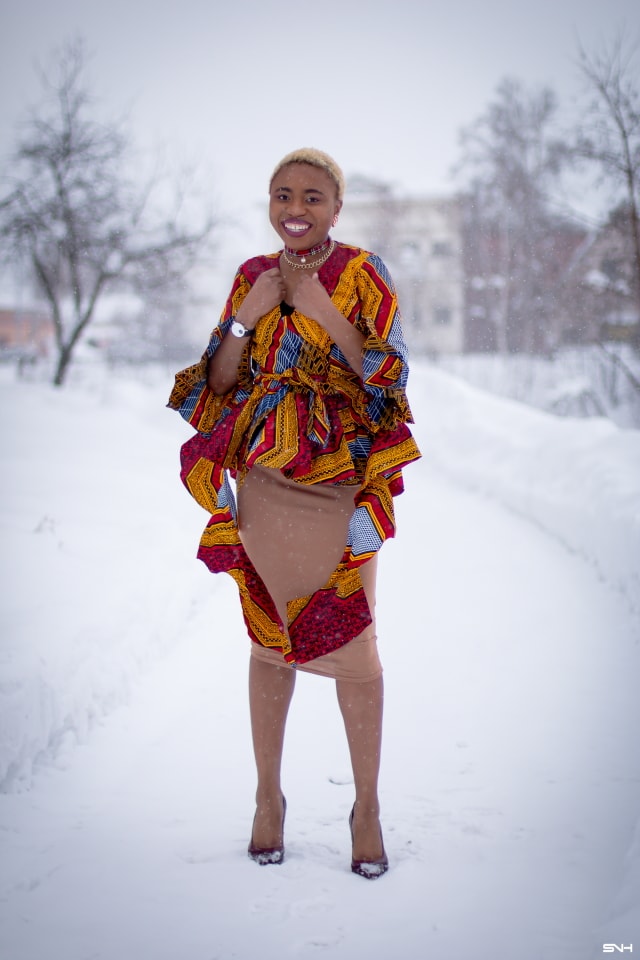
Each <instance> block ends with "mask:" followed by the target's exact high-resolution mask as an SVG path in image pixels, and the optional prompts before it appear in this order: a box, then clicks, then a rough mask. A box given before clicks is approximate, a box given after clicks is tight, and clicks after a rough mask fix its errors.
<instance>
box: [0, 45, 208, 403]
mask: <svg viewBox="0 0 640 960" xmlns="http://www.w3.org/2000/svg"><path fill="white" fill-rule="evenodd" d="M85 66H86V55H85V50H84V46H83V43H82V41H72V42H70V43H68V44H66V46H65V47H64V48H63V50H62V52H61V53H60V54H59V55H58V56H57V58H56V63H55V69H54V76H53V79H50V77H49V76H44V77H43V84H44V86H45V91H46V96H45V98H44V100H43V103H42V104H41V105H40V107H38V108H37V109H36V110H35V111H34V112H33V113H32V114H31V115H30V117H29V118H28V119H27V121H26V123H25V124H24V126H23V133H22V136H21V138H20V140H19V142H18V144H17V148H16V150H15V155H14V157H13V158H12V162H11V166H10V174H9V175H6V176H5V177H4V178H3V179H4V181H5V185H6V192H5V193H4V195H3V196H2V197H1V198H0V248H1V251H2V254H3V257H4V259H5V260H7V261H13V262H18V263H21V264H26V265H27V266H28V268H29V269H30V270H31V271H32V274H33V278H34V281H35V283H36V285H37V289H38V291H39V292H40V293H41V295H43V296H44V298H45V300H46V302H47V304H48V306H49V308H50V310H51V314H52V318H53V324H54V329H55V343H56V351H57V357H56V367H55V373H54V378H53V382H54V383H55V384H56V385H61V384H62V383H63V382H64V380H65V377H66V375H67V372H68V369H69V365H70V363H71V360H72V357H73V354H74V350H75V348H76V347H77V345H78V343H79V342H80V340H81V338H82V336H83V334H84V333H85V331H86V329H87V327H88V326H89V324H90V323H91V321H92V320H93V319H94V317H95V314H96V307H97V305H98V303H99V302H100V300H101V299H102V298H104V296H105V295H106V294H108V293H112V292H116V291H117V292H122V291H129V292H133V293H135V294H137V295H139V296H140V297H142V298H143V299H144V298H145V297H148V296H149V295H150V293H152V292H153V295H154V296H155V297H156V298H157V295H158V291H160V290H162V289H163V288H164V287H171V286H175V284H176V282H178V281H181V280H183V278H184V276H185V274H186V273H187V271H188V270H189V269H190V268H191V267H192V266H194V264H195V263H196V261H197V259H198V258H199V256H200V255H201V254H202V252H203V251H204V248H205V245H206V244H207V242H208V241H209V239H210V237H211V235H212V232H213V229H214V219H213V217H212V216H211V215H210V214H208V213H205V214H204V215H202V216H200V217H199V218H198V221H197V224H195V225H194V224H193V223H192V224H190V225H189V226H187V225H184V224H183V221H184V220H185V216H186V215H185V208H186V205H187V204H186V199H187V198H186V196H185V192H184V188H183V189H181V188H180V187H179V186H177V185H174V187H173V188H171V190H170V191H169V192H170V194H171V199H170V201H169V202H170V204H171V208H172V210H171V213H170V214H169V215H167V214H166V212H165V213H164V214H162V215H161V214H158V213H155V214H154V213H152V212H151V207H152V197H154V198H155V196H156V194H157V193H158V192H159V191H160V189H163V190H165V184H164V183H162V182H161V180H160V178H159V177H157V176H154V177H151V178H150V180H149V182H148V183H146V184H145V185H144V186H140V185H137V184H136V183H134V182H133V180H132V179H131V177H130V176H128V175H127V173H126V170H127V169H129V170H130V169H131V166H132V164H131V160H130V144H129V141H128V139H127V137H126V136H125V135H124V134H123V133H122V131H121V128H120V125H119V124H115V123H101V122H98V121H97V120H95V119H93V117H92V114H91V104H92V97H91V95H90V92H89V89H88V86H87V81H86V79H85ZM166 193H167V191H166V190H165V196H166ZM164 209H165V210H166V206H165V208H164Z"/></svg>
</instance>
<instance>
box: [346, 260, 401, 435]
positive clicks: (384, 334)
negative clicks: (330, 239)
mask: <svg viewBox="0 0 640 960" xmlns="http://www.w3.org/2000/svg"><path fill="white" fill-rule="evenodd" d="M358 287H359V289H358V293H359V299H360V317H359V323H358V326H359V327H360V329H361V330H362V332H363V333H364V335H365V341H364V344H363V347H362V351H363V352H362V368H363V375H362V379H363V384H364V388H365V392H366V395H367V403H366V417H367V420H368V422H369V426H370V429H371V430H372V431H373V432H376V431H377V430H380V429H385V430H388V429H392V428H393V427H394V426H395V425H396V424H398V423H413V416H412V414H411V410H410V408H409V404H408V401H407V395H406V386H407V379H408V375H409V364H408V351H407V345H406V343H405V339H404V334H403V331H402V318H401V316H400V311H399V309H398V301H397V297H396V292H395V287H394V284H393V280H392V279H391V276H390V275H389V271H388V270H387V267H386V266H385V264H384V263H383V262H382V260H380V258H379V257H377V256H375V255H371V256H370V257H368V258H367V260H366V261H365V262H364V263H363V264H362V266H361V268H360V276H359V280H358Z"/></svg>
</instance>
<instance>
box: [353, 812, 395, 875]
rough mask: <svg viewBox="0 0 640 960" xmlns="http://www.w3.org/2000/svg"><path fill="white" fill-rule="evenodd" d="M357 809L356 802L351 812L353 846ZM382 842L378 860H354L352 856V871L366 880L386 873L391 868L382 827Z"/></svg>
mask: <svg viewBox="0 0 640 960" xmlns="http://www.w3.org/2000/svg"><path fill="white" fill-rule="evenodd" d="M355 811H356V805H355V803H354V805H353V807H352V808H351V813H350V814H349V829H350V831H351V845H352V846H353V818H354V815H355ZM380 843H381V845H382V856H380V857H378V858H377V860H354V859H353V857H352V858H351V872H352V873H357V874H358V876H359V877H364V878H365V879H366V880H377V879H378V877H381V876H382V874H383V873H386V872H387V870H388V869H389V860H388V859H387V854H386V853H385V849H384V841H383V839H382V829H381V830H380Z"/></svg>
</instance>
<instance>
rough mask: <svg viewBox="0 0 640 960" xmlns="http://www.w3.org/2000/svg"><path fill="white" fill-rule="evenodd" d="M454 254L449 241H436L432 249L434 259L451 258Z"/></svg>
mask: <svg viewBox="0 0 640 960" xmlns="http://www.w3.org/2000/svg"><path fill="white" fill-rule="evenodd" d="M452 253H453V250H452V249H451V244H450V243H449V241H448V240H436V241H435V243H434V244H433V246H432V247H431V255H432V256H433V257H450V256H451V254H452Z"/></svg>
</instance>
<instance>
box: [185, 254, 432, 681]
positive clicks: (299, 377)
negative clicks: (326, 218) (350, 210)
mask: <svg viewBox="0 0 640 960" xmlns="http://www.w3.org/2000/svg"><path fill="white" fill-rule="evenodd" d="M279 256H280V254H279V253H275V254H270V255H268V256H261V257H255V258H253V259H251V260H248V261H247V262H245V263H244V264H243V265H242V266H241V267H240V269H239V270H238V273H237V275H236V277H235V280H234V283H233V288H232V290H231V293H230V295H229V298H228V300H227V303H226V306H225V310H224V312H223V314H222V317H221V320H220V323H219V325H218V326H217V327H216V328H215V329H214V331H213V334H212V336H211V340H210V343H209V346H208V348H207V350H206V351H205V353H204V355H203V357H202V359H201V360H200V362H199V363H197V364H195V365H194V366H192V367H188V368H187V369H186V370H183V371H181V372H180V373H178V374H177V376H176V382H175V387H174V389H173V391H172V393H171V397H170V399H169V404H168V405H169V407H171V408H172V409H175V410H178V411H179V412H180V413H181V415H182V416H183V417H184V418H185V419H186V420H187V421H188V422H189V423H190V424H191V425H192V426H193V427H194V428H195V429H196V431H197V433H196V435H195V436H194V437H192V438H191V439H190V440H188V441H187V442H186V443H185V444H184V445H183V447H182V450H181V464H182V470H181V477H182V480H183V482H184V484H185V485H186V487H187V489H188V490H189V492H190V493H191V494H192V496H193V497H194V498H195V499H196V500H197V501H198V503H199V504H201V506H203V507H204V508H205V509H206V510H207V511H208V512H209V513H210V514H211V517H210V520H209V523H208V524H207V527H206V529H205V531H204V533H203V535H202V539H201V541H200V548H199V551H198V557H199V558H200V559H201V560H203V561H204V563H205V564H206V565H207V567H208V568H209V569H210V570H211V571H212V572H215V573H217V572H221V571H226V572H227V573H229V574H230V575H231V576H232V577H233V578H234V580H235V581H236V584H237V586H238V589H239V592H240V599H241V603H242V609H243V614H244V619H245V623H246V625H247V629H248V631H249V635H250V637H251V638H252V640H254V641H256V642H259V643H262V644H263V645H265V646H268V647H277V648H280V649H281V650H282V653H283V655H284V657H285V659H286V660H287V661H288V662H289V663H296V662H297V663H305V662H308V661H309V660H311V659H313V658H315V657H317V656H320V655H322V654H325V653H328V652H330V651H331V650H335V649H337V648H339V647H340V646H342V645H343V644H344V643H347V642H348V641H349V640H351V639H353V638H354V637H355V636H357V635H358V634H359V633H360V632H361V631H362V630H363V629H364V627H365V626H367V624H369V623H370V622H371V617H370V614H369V608H368V605H367V602H366V598H365V597H364V591H363V590H362V584H361V581H360V576H359V574H358V567H359V566H360V565H361V564H362V563H364V562H365V561H366V560H368V559H370V558H371V557H372V556H373V555H374V554H375V553H376V551H377V550H379V548H380V547H381V546H382V544H383V542H384V541H385V540H386V539H387V538H388V537H392V536H393V535H394V533H395V519H394V509H393V497H394V496H397V495H398V494H400V493H401V492H402V490H403V480H402V468H403V467H404V466H406V465H407V464H408V463H411V462H412V461H414V460H417V459H418V458H419V456H420V452H419V450H418V447H417V445H416V443H415V441H414V439H413V437H412V435H411V433H410V431H409V429H408V427H407V426H406V424H407V423H411V422H413V421H412V416H411V411H410V409H409V405H408V403H407V399H406V393H405V388H406V382H407V374H408V366H407V355H406V354H407V351H406V346H405V343H404V339H403V334H402V329H401V321H400V315H399V312H398V307H397V301H396V295H395V291H394V288H393V283H392V281H391V278H390V277H389V274H388V272H387V269H386V267H385V265H384V263H383V262H382V261H381V260H380V259H379V258H378V257H376V256H375V255H374V254H371V253H369V252H367V251H364V250H361V249H359V248H356V247H352V246H348V245H346V244H341V243H338V244H336V248H335V250H334V252H333V254H332V255H331V257H330V258H329V259H328V260H327V262H326V263H325V264H323V266H322V267H321V268H320V270H319V279H320V281H321V282H322V284H323V286H324V287H325V289H326V290H327V292H328V293H329V295H330V296H331V299H332V302H333V304H334V305H335V306H336V307H337V309H338V310H339V311H340V312H341V313H342V314H343V316H345V317H346V318H347V319H348V320H349V321H350V322H351V323H352V324H354V325H355V326H356V327H357V329H358V330H360V331H361V332H362V334H363V335H364V336H365V341H364V344H363V355H362V356H363V370H364V372H363V379H362V380H361V379H360V378H359V377H358V375H357V374H356V373H355V372H354V371H353V370H352V368H351V367H350V366H349V364H348V362H347V360H346V359H345V357H344V355H343V354H342V352H341V351H340V350H339V348H338V347H337V346H336V344H335V343H334V342H333V341H332V340H331V339H330V337H329V335H328V334H327V333H326V331H325V330H324V329H323V327H321V326H320V324H319V323H317V322H316V321H315V320H312V319H310V318H309V317H306V316H303V315H302V314H300V313H299V312H298V311H296V310H293V309H292V308H291V307H288V306H287V305H286V304H281V305H280V306H278V307H275V308H274V309H273V310H271V311H270V312H269V313H267V314H266V315H265V316H264V317H262V318H261V319H260V320H259V321H258V324H257V326H256V330H255V335H254V337H252V338H251V339H248V340H247V344H246V346H245V349H244V353H243V357H242V361H241V365H240V371H239V378H238V382H237V384H236V385H235V386H234V387H233V388H232V389H231V390H230V391H229V393H227V394H225V395H223V396H216V395H215V394H214V393H213V392H212V391H211V390H210V389H209V387H208V386H207V382H206V377H207V363H208V360H209V358H210V357H212V356H213V354H214V353H215V351H216V350H217V348H218V346H219V345H220V343H221V342H222V339H223V337H224V336H225V334H226V332H227V330H228V329H229V326H230V324H231V323H232V321H233V318H234V317H235V314H236V313H237V311H238V309H239V307H240V304H241V303H242V301H243V300H244V298H245V296H246V295H247V293H248V291H249V289H250V288H251V286H252V285H253V283H255V281H256V279H257V277H258V276H259V275H260V274H261V273H262V272H263V271H265V270H269V269H272V268H273V267H277V266H278V258H279ZM255 465H260V466H262V467H269V468H273V469H279V470H281V471H282V473H283V475H284V476H285V477H287V478H288V479H289V480H295V481H298V482H299V483H301V484H317V483H329V484H340V485H352V486H354V487H355V488H356V489H358V490H359V492H358V493H357V495H356V497H355V506H356V509H355V511H354V514H353V516H352V519H351V522H350V525H349V536H348V542H347V544H346V546H345V551H344V555H343V558H342V561H341V562H340V564H339V566H338V567H337V568H336V570H335V572H334V573H333V575H332V577H331V578H330V580H329V582H328V583H327V584H326V585H325V587H324V588H323V589H321V590H317V591H316V592H315V593H314V594H312V595H311V596H308V597H301V598H298V599H296V600H292V601H291V603H289V606H288V611H287V612H288V619H289V623H288V637H287V634H286V633H284V632H283V629H282V627H283V625H282V622H281V620H280V618H279V616H278V614H277V612H276V609H275V606H274V603H273V601H272V599H271V597H270V596H269V593H268V591H267V589H266V587H265V586H264V583H263V582H262V580H261V578H260V576H259V575H258V573H257V571H256V570H255V568H254V566H253V565H252V563H251V561H250V560H249V557H248V556H247V554H246V552H245V550H244V548H243V545H242V542H241V540H240V536H239V532H238V525H237V510H236V501H235V496H234V491H233V488H232V485H231V482H230V478H233V479H235V480H238V481H239V482H242V480H243V478H244V476H245V475H246V473H247V471H248V470H250V469H251V468H252V467H254V466H255Z"/></svg>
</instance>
